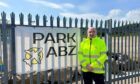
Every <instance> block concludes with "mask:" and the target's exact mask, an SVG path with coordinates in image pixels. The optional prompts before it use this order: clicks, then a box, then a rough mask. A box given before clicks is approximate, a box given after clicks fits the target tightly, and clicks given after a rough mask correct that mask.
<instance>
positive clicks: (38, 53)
mask: <svg viewBox="0 0 140 84" xmlns="http://www.w3.org/2000/svg"><path fill="white" fill-rule="evenodd" d="M42 59H43V48H37V47H33V48H30V49H28V50H26V51H25V58H24V59H23V61H24V62H25V63H26V64H27V65H29V66H32V65H33V64H41V60H42Z"/></svg>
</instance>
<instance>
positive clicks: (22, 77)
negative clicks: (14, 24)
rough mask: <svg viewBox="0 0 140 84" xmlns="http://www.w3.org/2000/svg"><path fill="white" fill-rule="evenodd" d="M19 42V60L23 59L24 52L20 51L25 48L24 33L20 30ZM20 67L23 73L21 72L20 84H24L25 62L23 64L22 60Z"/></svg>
mask: <svg viewBox="0 0 140 84" xmlns="http://www.w3.org/2000/svg"><path fill="white" fill-rule="evenodd" d="M20 38H21V39H20V40H21V41H20V42H21V50H20V51H21V61H23V59H24V52H22V51H24V49H25V36H24V33H23V32H21V34H20ZM21 67H22V73H24V74H21V84H25V64H24V62H21Z"/></svg>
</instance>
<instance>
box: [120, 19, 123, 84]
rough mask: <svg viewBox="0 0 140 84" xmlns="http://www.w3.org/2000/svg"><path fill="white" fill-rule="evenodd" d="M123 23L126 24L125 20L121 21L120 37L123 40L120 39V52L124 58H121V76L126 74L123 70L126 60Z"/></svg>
mask: <svg viewBox="0 0 140 84" xmlns="http://www.w3.org/2000/svg"><path fill="white" fill-rule="evenodd" d="M123 24H124V22H123V21H122V22H121V27H120V39H121V40H120V46H121V47H120V48H121V51H120V52H121V55H122V58H121V63H122V65H121V67H120V70H121V71H122V74H121V77H123V76H124V72H123V62H124V57H123V55H124V54H123V48H124V47H123V46H124V44H123V28H124V27H123ZM123 81H124V80H123V79H122V80H121V84H123Z"/></svg>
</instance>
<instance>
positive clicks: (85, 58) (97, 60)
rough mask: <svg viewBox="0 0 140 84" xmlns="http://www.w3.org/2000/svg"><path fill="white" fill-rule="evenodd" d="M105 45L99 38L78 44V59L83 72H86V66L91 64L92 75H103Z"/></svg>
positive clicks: (105, 56) (105, 57)
mask: <svg viewBox="0 0 140 84" xmlns="http://www.w3.org/2000/svg"><path fill="white" fill-rule="evenodd" d="M106 52H107V50H106V45H105V42H104V40H102V39H100V38H99V37H97V36H96V37H95V38H93V39H92V40H90V39H89V38H87V39H85V40H83V41H82V42H81V43H80V48H79V51H78V59H79V61H80V65H81V66H82V71H83V72H88V70H87V69H86V66H87V65H88V64H91V66H92V67H93V71H92V72H94V73H105V70H104V62H105V61H106V59H107V55H106Z"/></svg>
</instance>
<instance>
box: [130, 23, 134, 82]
mask: <svg viewBox="0 0 140 84" xmlns="http://www.w3.org/2000/svg"><path fill="white" fill-rule="evenodd" d="M133 27H134V25H133V24H131V32H132V33H131V37H132V45H131V51H130V52H131V55H132V56H131V58H132V59H131V66H132V67H131V83H132V84H133V77H132V76H133V68H134V55H133V54H134V49H133V46H134V44H133V43H134V29H133Z"/></svg>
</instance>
